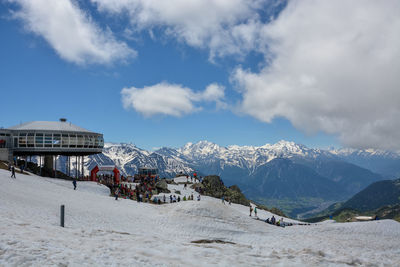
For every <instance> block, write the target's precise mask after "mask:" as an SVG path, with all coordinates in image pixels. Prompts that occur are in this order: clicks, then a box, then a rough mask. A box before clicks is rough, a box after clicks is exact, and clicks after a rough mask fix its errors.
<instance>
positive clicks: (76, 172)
mask: <svg viewBox="0 0 400 267" xmlns="http://www.w3.org/2000/svg"><path fill="white" fill-rule="evenodd" d="M75 178H78V156H75Z"/></svg>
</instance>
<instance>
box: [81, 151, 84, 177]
mask: <svg viewBox="0 0 400 267" xmlns="http://www.w3.org/2000/svg"><path fill="white" fill-rule="evenodd" d="M84 163H85V158H84V156H82V161H81V164H82V166H81V167H82V173H81V175H82V177H84V176H85V173H84V169H83V165H84Z"/></svg>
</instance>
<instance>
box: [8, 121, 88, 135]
mask: <svg viewBox="0 0 400 267" xmlns="http://www.w3.org/2000/svg"><path fill="white" fill-rule="evenodd" d="M8 129H9V130H35V131H41V130H42V131H68V132H87V133H91V131H89V130H86V129H84V128H82V127H79V126H76V125H74V124H72V123H70V122H66V121H30V122H25V123H22V124H19V125H16V126H13V127H10V128H8Z"/></svg>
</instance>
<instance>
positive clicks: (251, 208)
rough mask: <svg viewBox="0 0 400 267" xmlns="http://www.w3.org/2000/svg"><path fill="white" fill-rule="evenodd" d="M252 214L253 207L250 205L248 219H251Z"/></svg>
mask: <svg viewBox="0 0 400 267" xmlns="http://www.w3.org/2000/svg"><path fill="white" fill-rule="evenodd" d="M252 212H253V207H252V206H251V204H250V215H249V216H250V217H251V213H252Z"/></svg>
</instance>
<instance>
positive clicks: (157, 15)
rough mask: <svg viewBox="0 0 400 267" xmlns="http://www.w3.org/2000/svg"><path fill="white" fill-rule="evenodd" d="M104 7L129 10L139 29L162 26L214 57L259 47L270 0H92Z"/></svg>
mask: <svg viewBox="0 0 400 267" xmlns="http://www.w3.org/2000/svg"><path fill="white" fill-rule="evenodd" d="M92 2H93V3H95V4H96V5H97V6H98V8H99V10H100V11H103V12H108V13H111V14H128V16H129V18H130V20H131V26H132V28H133V29H135V30H136V31H140V30H143V29H152V28H157V27H159V28H162V29H163V30H164V32H165V34H167V35H168V36H171V37H173V38H177V39H178V40H180V41H182V42H184V43H186V44H188V45H190V46H193V47H197V48H207V49H209V51H210V59H211V60H212V59H213V58H214V57H216V56H220V57H221V56H225V55H231V54H237V55H242V54H245V53H247V52H248V51H250V50H252V49H254V48H255V44H256V42H255V39H256V36H257V34H258V31H256V30H255V28H256V26H257V25H258V23H259V22H258V21H259V16H258V13H257V10H260V9H261V8H263V7H264V6H265V3H266V2H270V1H267V0H253V1H248V0H191V1H188V0H168V1H158V0H92Z"/></svg>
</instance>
